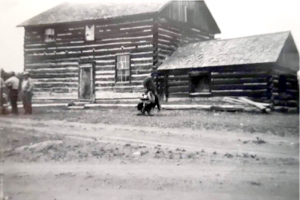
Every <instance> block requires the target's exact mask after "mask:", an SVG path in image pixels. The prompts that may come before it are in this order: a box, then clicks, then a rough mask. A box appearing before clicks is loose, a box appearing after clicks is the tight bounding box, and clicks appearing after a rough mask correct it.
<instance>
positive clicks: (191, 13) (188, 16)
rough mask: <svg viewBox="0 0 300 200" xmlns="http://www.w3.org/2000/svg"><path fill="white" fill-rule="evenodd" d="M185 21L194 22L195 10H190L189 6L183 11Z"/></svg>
mask: <svg viewBox="0 0 300 200" xmlns="http://www.w3.org/2000/svg"><path fill="white" fill-rule="evenodd" d="M183 14H184V15H183V21H184V22H192V21H193V17H194V10H192V9H190V8H188V7H187V6H184V11H183Z"/></svg>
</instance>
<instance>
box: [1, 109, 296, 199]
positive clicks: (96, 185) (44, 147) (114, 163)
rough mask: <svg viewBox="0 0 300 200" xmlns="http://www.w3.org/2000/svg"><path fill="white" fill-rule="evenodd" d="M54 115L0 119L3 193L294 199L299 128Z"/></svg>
mask: <svg viewBox="0 0 300 200" xmlns="http://www.w3.org/2000/svg"><path fill="white" fill-rule="evenodd" d="M112 112H115V111H112ZM83 115H85V114H84V113H83ZM120 115H121V116H122V113H120ZM108 117H109V116H108ZM53 119H56V120H50V119H38V118H36V117H31V118H30V119H26V118H25V117H19V118H14V117H8V118H4V117H1V118H0V131H1V141H0V142H1V143H0V145H1V147H2V164H1V166H2V167H1V170H2V177H3V180H4V182H3V185H4V188H3V190H4V197H7V198H8V199H22V200H24V199H25V200H26V199H28V200H29V199H30V200H32V199H37V200H44V199H45V200H46V199H53V200H54V199H56V200H60V199H75V200H76V199H78V200H79V199H272V200H273V199H299V171H298V170H299V142H298V139H299V137H298V135H293V134H290V135H289V134H287V135H286V136H285V137H282V136H278V135H274V134H265V133H259V132H251V133H249V132H247V131H240V130H238V129H237V130H234V131H220V130H217V129H213V128H212V129H208V130H195V129H190V128H187V127H183V128H180V129H178V128H176V129H174V128H172V127H159V126H156V127H148V126H144V125H143V124H142V123H141V126H136V125H132V124H128V123H124V121H123V122H121V121H120V123H116V124H110V125H109V124H105V123H93V124H89V123H86V122H82V121H81V120H78V121H75V120H68V119H67V118H66V119H65V120H63V121H62V120H58V119H59V118H55V117H54V118H53ZM16 120H17V123H16ZM142 120H144V119H142ZM151 120H152V118H151ZM153 120H154V118H153ZM125 121H126V120H125ZM168 123H170V122H168ZM286 128H291V127H286Z"/></svg>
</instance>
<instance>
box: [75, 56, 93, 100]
mask: <svg viewBox="0 0 300 200" xmlns="http://www.w3.org/2000/svg"><path fill="white" fill-rule="evenodd" d="M94 79H95V70H94V63H92V62H89V63H79V84H78V87H79V88H78V99H79V100H80V101H93V100H94V98H95V88H94V87H95V86H94Z"/></svg>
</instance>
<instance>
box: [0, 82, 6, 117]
mask: <svg viewBox="0 0 300 200" xmlns="http://www.w3.org/2000/svg"><path fill="white" fill-rule="evenodd" d="M4 87H5V83H4V80H3V78H2V77H0V112H1V114H5V108H4V96H3V92H4Z"/></svg>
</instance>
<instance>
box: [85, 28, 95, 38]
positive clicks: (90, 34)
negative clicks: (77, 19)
mask: <svg viewBox="0 0 300 200" xmlns="http://www.w3.org/2000/svg"><path fill="white" fill-rule="evenodd" d="M85 40H86V41H94V40H95V25H86V26H85Z"/></svg>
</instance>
